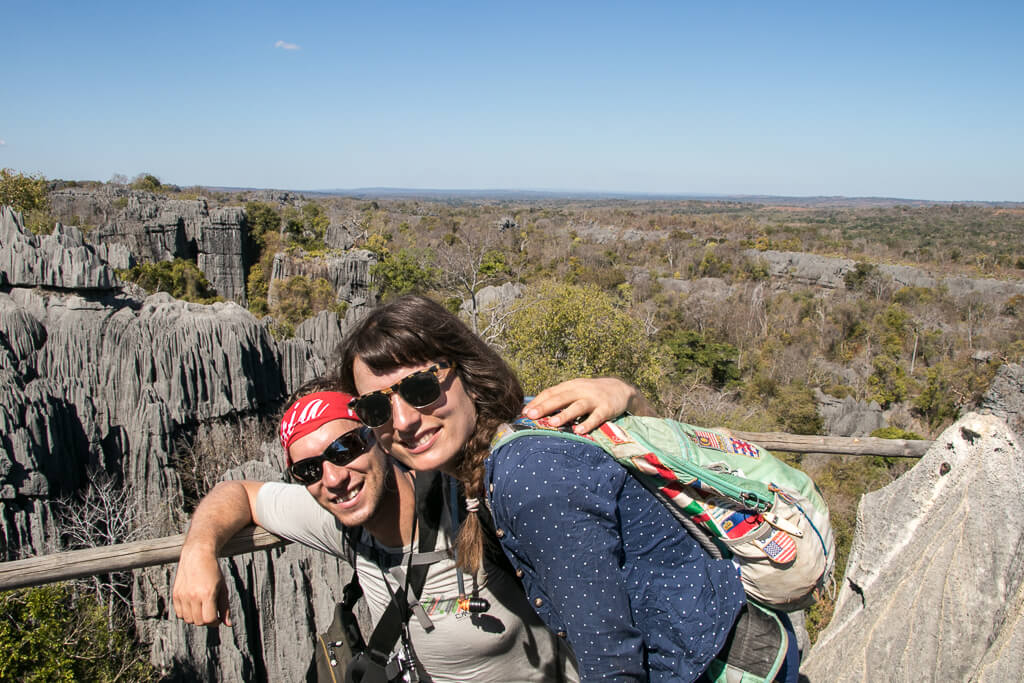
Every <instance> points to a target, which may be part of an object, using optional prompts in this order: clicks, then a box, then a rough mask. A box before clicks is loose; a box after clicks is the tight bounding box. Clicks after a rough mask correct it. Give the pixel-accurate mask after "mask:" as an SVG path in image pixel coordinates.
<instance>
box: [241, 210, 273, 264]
mask: <svg viewBox="0 0 1024 683" xmlns="http://www.w3.org/2000/svg"><path fill="white" fill-rule="evenodd" d="M245 224H246V225H247V226H248V227H249V237H250V238H251V239H252V241H253V242H255V243H256V244H257V245H258V246H259V248H260V250H261V251H262V250H263V248H265V247H266V246H267V239H266V235H267V233H276V232H277V231H278V230H280V229H281V214H280V213H278V211H277V209H276V208H274V207H273V206H271V205H270V204H265V203H264V202H249V203H247V204H246V205H245ZM257 260H258V257H257Z"/></svg>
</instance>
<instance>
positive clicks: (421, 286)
mask: <svg viewBox="0 0 1024 683" xmlns="http://www.w3.org/2000/svg"><path fill="white" fill-rule="evenodd" d="M383 253H384V254H385V256H384V258H383V259H381V260H380V261H378V262H377V263H375V264H373V265H372V266H370V276H371V277H372V278H373V281H374V282H375V283H376V286H377V291H378V292H380V294H381V295H382V296H392V295H394V296H399V295H402V294H411V293H423V292H427V291H429V290H431V289H433V288H434V287H435V286H437V282H438V279H439V277H440V271H438V269H437V268H436V267H435V266H434V265H433V263H432V257H431V255H430V254H429V253H428V252H426V251H422V250H419V249H410V248H403V249H399V250H398V251H395V252H391V251H387V250H385V251H384V252H383Z"/></svg>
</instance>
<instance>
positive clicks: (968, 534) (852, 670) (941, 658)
mask: <svg viewBox="0 0 1024 683" xmlns="http://www.w3.org/2000/svg"><path fill="white" fill-rule="evenodd" d="M1022 496H1024V452H1022V450H1021V445H1020V442H1019V441H1018V440H1017V438H1016V437H1015V435H1014V434H1013V433H1012V432H1011V431H1010V429H1009V428H1008V427H1007V426H1006V423H1004V422H1003V421H1002V420H1001V419H999V418H997V417H995V416H991V415H981V414H977V413H970V414H968V415H965V416H964V417H963V418H961V419H960V420H958V421H957V422H956V423H955V424H953V425H952V426H951V427H950V428H949V429H947V430H946V431H945V432H943V433H942V435H941V436H940V437H939V439H938V440H937V441H936V442H935V445H934V446H933V447H932V448H931V449H930V450H929V451H928V453H927V454H926V455H925V456H924V457H923V458H922V459H921V460H920V461H919V462H918V463H917V465H915V466H914V468H913V469H911V470H910V471H909V472H907V473H906V474H904V475H903V476H902V477H900V478H899V479H898V480H896V481H895V482H893V483H892V484H889V485H888V486H886V487H885V488H883V489H881V490H878V491H874V492H872V493H868V494H865V495H864V496H863V497H862V499H861V503H860V506H859V508H858V511H857V531H856V535H855V537H854V541H853V547H852V550H851V552H850V559H849V563H848V565H847V568H846V580H845V582H844V585H843V586H842V588H841V590H840V592H839V598H838V601H837V603H836V608H835V613H834V615H833V617H832V621H831V623H830V624H829V625H828V627H827V628H826V629H825V630H824V631H823V632H822V634H821V635H820V636H819V638H818V641H817V642H816V643H815V645H814V647H813V648H812V649H811V652H810V655H809V656H808V658H807V659H806V660H805V662H804V665H803V666H802V667H801V672H802V673H804V674H805V675H806V676H807V677H808V678H809V679H810V680H811V681H812V682H817V681H829V682H831V681H839V682H841V681H921V680H932V681H938V680H942V681H967V680H972V681H1009V680H1020V671H1021V669H1020V662H1021V661H1024V508H1022V507H1021V505H1020V500H1021V498H1022Z"/></svg>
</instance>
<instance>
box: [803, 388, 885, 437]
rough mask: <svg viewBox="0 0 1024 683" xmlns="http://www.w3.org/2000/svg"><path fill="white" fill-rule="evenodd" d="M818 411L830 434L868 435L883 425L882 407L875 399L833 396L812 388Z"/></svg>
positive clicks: (826, 430)
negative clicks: (863, 399) (862, 399)
mask: <svg viewBox="0 0 1024 683" xmlns="http://www.w3.org/2000/svg"><path fill="white" fill-rule="evenodd" d="M814 400H815V401H816V402H817V403H818V412H819V413H820V414H821V416H822V417H823V418H824V419H825V433H826V434H831V435H832V436H870V435H871V432H873V431H875V430H876V429H881V428H882V427H884V426H885V416H884V415H883V414H882V408H881V407H880V406H879V405H878V403H876V402H875V401H871V402H868V401H858V400H857V399H855V398H854V397H852V396H847V397H846V398H842V399H840V398H835V397H834V396H829V395H828V394H825V393H824V392H822V391H821V390H820V389H818V388H815V389H814Z"/></svg>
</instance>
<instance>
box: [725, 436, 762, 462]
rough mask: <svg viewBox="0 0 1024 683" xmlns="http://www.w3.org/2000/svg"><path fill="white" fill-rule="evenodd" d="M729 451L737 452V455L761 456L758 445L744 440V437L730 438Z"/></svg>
mask: <svg viewBox="0 0 1024 683" xmlns="http://www.w3.org/2000/svg"><path fill="white" fill-rule="evenodd" d="M729 452H730V453H736V454H737V455H745V456H747V457H750V458H760V457H761V454H760V453H759V452H758V450H757V446H755V445H754V444H752V443H750V442H749V441H744V440H743V439H734V438H730V439H729Z"/></svg>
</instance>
